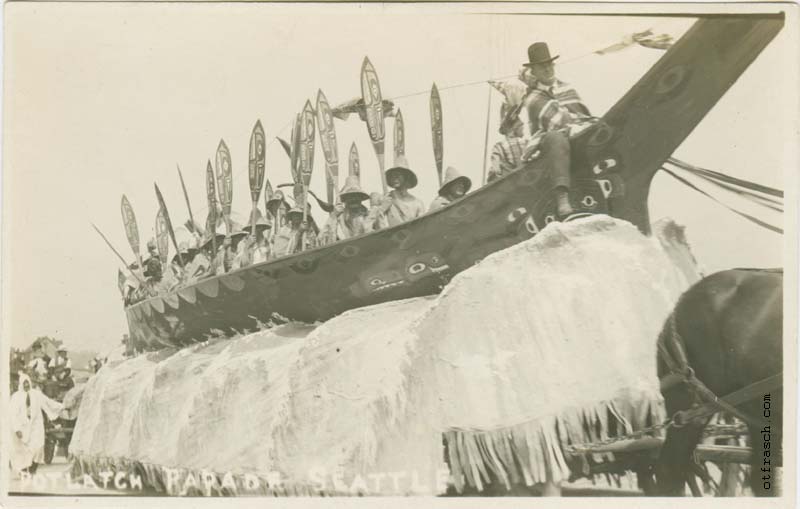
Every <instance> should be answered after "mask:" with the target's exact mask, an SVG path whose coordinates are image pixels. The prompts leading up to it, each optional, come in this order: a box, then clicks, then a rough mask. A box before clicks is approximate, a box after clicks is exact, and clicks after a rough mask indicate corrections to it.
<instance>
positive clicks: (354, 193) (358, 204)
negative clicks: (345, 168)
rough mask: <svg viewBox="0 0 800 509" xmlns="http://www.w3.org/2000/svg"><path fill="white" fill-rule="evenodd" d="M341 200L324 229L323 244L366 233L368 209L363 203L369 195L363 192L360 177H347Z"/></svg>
mask: <svg viewBox="0 0 800 509" xmlns="http://www.w3.org/2000/svg"><path fill="white" fill-rule="evenodd" d="M339 199H340V200H341V202H340V203H337V204H336V205H335V206H334V208H333V211H332V212H331V215H330V217H329V218H328V222H327V224H325V228H323V233H322V240H321V243H323V244H330V243H332V242H336V241H339V240H344V239H349V238H351V237H355V236H357V235H362V234H364V233H365V232H366V229H365V226H366V225H365V222H366V218H367V208H366V207H365V206H364V205H363V203H362V202H363V201H364V200H367V199H369V195H368V194H367V193H365V192H364V191H362V190H361V184H360V183H359V180H358V176H356V175H350V176H348V177H347V179H346V180H345V183H344V187H343V188H342V190H341V191H340V192H339Z"/></svg>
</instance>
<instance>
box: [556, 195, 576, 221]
mask: <svg viewBox="0 0 800 509" xmlns="http://www.w3.org/2000/svg"><path fill="white" fill-rule="evenodd" d="M556 212H557V213H558V217H559V218H561V219H564V218H565V217H567V216H569V215H571V214H573V213H574V212H575V211H574V210H573V209H572V205H571V204H570V203H569V193H568V192H567V191H566V190H565V189H563V188H562V189H559V190H558V191H556Z"/></svg>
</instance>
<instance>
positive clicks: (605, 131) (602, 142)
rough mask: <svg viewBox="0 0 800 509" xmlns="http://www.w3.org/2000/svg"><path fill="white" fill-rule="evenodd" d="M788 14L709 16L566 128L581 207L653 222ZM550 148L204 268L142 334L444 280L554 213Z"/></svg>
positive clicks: (370, 298) (223, 328)
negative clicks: (445, 200) (346, 233)
mask: <svg viewBox="0 0 800 509" xmlns="http://www.w3.org/2000/svg"><path fill="white" fill-rule="evenodd" d="M782 26H783V16H782V15H769V16H764V15H752V16H750V15H746V16H713V17H707V18H701V19H700V20H698V21H697V22H696V23H695V25H694V26H693V27H692V28H691V29H690V30H689V31H687V33H686V34H685V35H684V36H683V37H682V38H681V39H680V40H679V41H677V42H676V43H675V45H674V46H673V47H672V48H670V49H669V50H668V51H667V52H666V53H665V54H664V56H663V57H662V58H661V59H660V60H659V61H658V62H657V63H656V64H655V65H654V66H653V67H652V68H651V69H650V70H649V71H648V72H647V73H646V74H645V75H644V76H643V77H642V78H641V79H640V80H639V81H638V82H637V83H636V85H634V86H633V87H632V88H631V90H630V91H629V92H628V93H627V94H625V95H624V96H623V97H622V98H621V99H620V100H619V101H618V102H617V104H616V105H615V106H614V107H612V108H611V109H610V110H609V111H608V113H607V114H606V115H604V116H603V117H602V118H600V119H598V120H597V121H596V122H595V123H594V124H593V125H592V126H591V127H589V128H587V129H585V130H584V131H582V132H581V133H580V134H577V135H576V136H574V137H573V138H572V139H571V149H572V152H571V153H572V160H571V171H572V175H573V179H574V183H573V186H572V189H571V192H570V200H571V202H572V204H573V207H574V208H575V209H576V211H577V212H578V213H579V214H580V213H585V214H598V213H602V214H610V215H612V216H615V217H618V218H621V219H625V220H627V221H630V222H632V223H633V224H635V225H636V226H637V227H638V228H639V229H640V230H641V231H642V232H644V233H649V229H650V220H649V217H648V210H647V197H648V192H649V188H650V183H651V180H652V178H653V175H654V174H655V172H656V171H657V170H658V169H659V168H660V167H661V165H662V164H663V163H664V161H666V159H667V158H669V157H670V156H671V155H672V153H673V152H674V150H675V149H676V148H677V147H678V146H679V145H680V143H681V142H682V141H683V140H684V139H685V138H686V137H687V136H688V135H689V133H690V132H691V131H692V129H694V127H695V126H696V125H697V124H698V123H699V122H700V121H701V120H702V119H703V117H704V116H705V115H706V114H707V113H708V111H709V110H710V109H711V108H712V107H713V106H714V104H715V103H716V102H717V100H719V98H720V97H722V95H723V94H724V93H725V92H726V90H727V89H728V88H729V87H730V86H731V85H732V84H733V83H734V82H735V81H736V79H737V78H738V77H739V76H740V75H741V74H742V73H743V72H744V71H745V69H746V68H747V67H748V65H750V63H751V62H752V61H753V60H754V59H755V58H756V57H757V56H758V54H759V53H760V52H761V51H762V50H763V49H764V48H765V47H766V46H767V45H768V44H769V42H770V41H771V40H772V39H773V38H774V37H775V35H776V34H777V33H778V32H779V31H780V29H781V27H782ZM551 188H552V185H551V182H550V176H549V173H548V171H547V168H544V167H543V163H542V160H541V159H534V160H532V161H529V162H527V163H525V164H524V165H523V166H522V167H521V168H519V169H518V170H517V171H515V172H512V173H511V174H509V175H507V176H505V177H503V178H501V179H498V180H497V181H494V182H492V183H490V184H488V185H485V186H483V187H482V188H480V189H478V190H476V191H474V192H472V193H470V194H469V195H467V196H466V197H464V198H462V199H461V200H459V201H457V202H455V203H453V204H451V205H450V206H448V207H446V208H444V209H441V210H438V211H436V212H433V213H430V214H427V215H424V216H422V217H419V218H417V219H415V220H413V221H409V222H408V223H404V224H401V225H397V226H394V227H392V228H387V229H384V230H380V231H376V232H372V233H369V234H366V235H362V236H359V237H356V238H352V239H348V240H346V241H341V242H337V243H334V244H329V245H326V246H322V247H318V248H316V249H312V250H308V251H304V252H302V253H298V254H295V255H292V256H286V257H283V258H279V259H274V260H270V261H267V262H264V263H260V264H256V265H251V266H248V267H245V268H242V269H238V270H235V271H232V272H229V273H226V274H223V275H219V276H214V277H209V278H207V279H203V280H200V281H198V282H196V283H194V284H191V285H188V286H183V287H179V288H177V289H175V290H173V291H171V292H169V293H167V294H162V295H159V296H156V297H152V298H149V299H147V300H144V301H141V302H138V303H136V304H133V305H130V306H128V307H126V309H125V312H126V314H127V320H128V325H129V328H130V333H131V338H132V339H133V343H134V344H135V345H137V346H138V347H139V348H146V349H149V348H158V347H161V346H176V345H177V346H180V345H184V344H189V343H192V342H196V341H203V340H205V339H206V338H208V337H209V336H213V335H226V336H230V335H234V334H237V333H240V332H244V331H246V330H253V329H255V328H256V327H258V326H259V325H260V324H266V323H270V322H275V321H285V320H296V321H302V322H316V321H324V320H327V319H329V318H331V317H333V316H336V315H338V314H340V313H342V312H344V311H347V310H349V309H354V308H358V307H362V306H368V305H372V304H378V303H381V302H386V301H391V300H399V299H406V298H411V297H419V296H425V295H432V294H436V293H438V292H439V291H440V290H441V289H442V287H443V286H444V285H446V284H447V282H448V281H449V280H450V279H451V278H452V277H453V276H454V275H456V274H458V273H459V272H460V271H462V270H464V269H466V268H468V267H470V266H471V265H473V264H475V263H477V262H479V261H480V260H481V259H483V258H484V257H486V256H487V255H489V254H491V253H493V252H496V251H499V250H501V249H504V248H507V247H509V246H511V245H513V244H516V243H518V242H521V241H523V240H526V239H528V238H530V237H532V236H534V235H536V233H537V232H538V231H540V230H541V229H542V228H544V227H545V226H546V225H547V224H548V223H549V222H550V221H554V220H556V219H557V217H556V212H555V210H556V206H555V205H556V204H555V198H554V196H553V194H552V193H551Z"/></svg>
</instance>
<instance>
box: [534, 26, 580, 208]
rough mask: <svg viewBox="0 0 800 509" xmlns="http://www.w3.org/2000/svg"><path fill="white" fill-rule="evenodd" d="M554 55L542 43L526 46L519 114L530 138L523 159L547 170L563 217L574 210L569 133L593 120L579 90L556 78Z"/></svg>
mask: <svg viewBox="0 0 800 509" xmlns="http://www.w3.org/2000/svg"><path fill="white" fill-rule="evenodd" d="M557 58H558V55H556V56H551V55H550V48H549V47H548V46H547V43H545V42H535V43H533V44H531V45H530V47H528V62H526V63H524V64H522V65H523V67H524V68H525V71H524V74H525V75H526V78H525V79H526V80H528V84H529V88H528V94H527V95H526V96H525V100H524V101H523V104H522V110H521V117H522V119H523V123H524V124H525V131H526V132H525V135H526V136H527V137H529V141H528V143H527V146H526V148H525V155H524V156H523V158H524V159H534V158H538V159H540V163H539V164H540V165H541V166H542V167H543V168H546V169H547V171H548V172H549V174H550V180H551V182H552V183H553V192H554V194H555V197H556V204H557V211H556V212H557V215H558V216H559V218H561V219H564V218H566V217H567V216H569V215H571V214H572V213H573V209H572V205H571V203H570V201H569V190H570V186H571V175H570V164H571V151H570V144H569V134H570V131H571V130H572V129H573V128H579V127H582V126H583V127H585V126H586V125H588V124H589V123H591V122H593V119H592V118H591V114H590V113H589V108H587V107H586V105H585V104H583V101H581V98H580V96H579V95H578V92H577V91H576V90H575V89H574V88H572V87H571V86H569V85H568V84H567V83H564V82H563V81H560V80H558V79H556V75H555V66H554V64H553V62H554V61H555V60H556V59H557ZM528 76H529V78H528Z"/></svg>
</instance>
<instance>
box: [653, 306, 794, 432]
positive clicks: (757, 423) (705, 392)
mask: <svg viewBox="0 0 800 509" xmlns="http://www.w3.org/2000/svg"><path fill="white" fill-rule="evenodd" d="M676 309H677V306H676ZM667 323H668V325H667V326H668V327H669V329H668V332H667V333H666V334H661V335H660V336H659V338H658V352H659V354H660V357H661V359H662V360H663V361H664V364H666V365H667V369H669V373H668V374H667V375H666V376H665V377H663V378H662V379H661V392H662V393H663V392H664V391H665V390H667V389H669V388H671V387H673V386H675V385H677V384H680V383H683V384H686V385H687V386H688V387H689V389H690V390H691V391H692V392H693V393H694V394H695V395H696V396H698V397H699V398H700V399H701V400H702V401H703V402H704V403H703V404H701V405H698V406H695V407H693V408H691V409H688V410H680V411H678V412H676V413H675V415H673V416H672V419H671V420H672V425H673V426H675V427H682V426H685V425H686V424H688V423H690V422H693V421H698V420H700V419H703V418H706V417H710V416H711V415H713V414H715V413H717V412H719V411H724V412H728V413H730V414H732V415H734V416H736V417H738V418H739V419H741V420H742V421H744V422H746V423H747V424H748V425H750V426H754V427H756V428H758V427H761V426H763V425H764V419H763V418H762V417H761V416H757V417H755V416H752V415H750V414H748V413H746V412H743V411H741V410H739V409H738V408H736V405H739V404H741V403H745V402H747V401H751V400H753V399H756V398H758V397H760V396H761V395H763V394H764V393H766V392H769V391H771V390H774V389H779V388H781V387H783V372H782V371H781V372H778V373H776V374H775V375H772V376H769V377H767V378H764V379H762V380H759V381H757V382H754V383H752V384H750V385H748V386H746V387H743V388H742V389H739V390H737V391H734V392H732V393H730V394H727V395H726V396H724V397H721V398H720V397H719V396H717V395H716V394H714V392H713V391H712V390H711V389H709V388H708V387H706V385H705V384H704V383H703V382H701V381H700V380H698V379H697V378H696V377H695V375H694V370H693V369H692V367H691V366H690V365H689V359H688V357H687V356H686V349H685V346H684V342H683V338H682V337H681V335H680V333H679V332H678V327H677V324H676V319H675V313H674V312H673V313H672V314H671V315H670V317H669V319H668V321H667Z"/></svg>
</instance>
